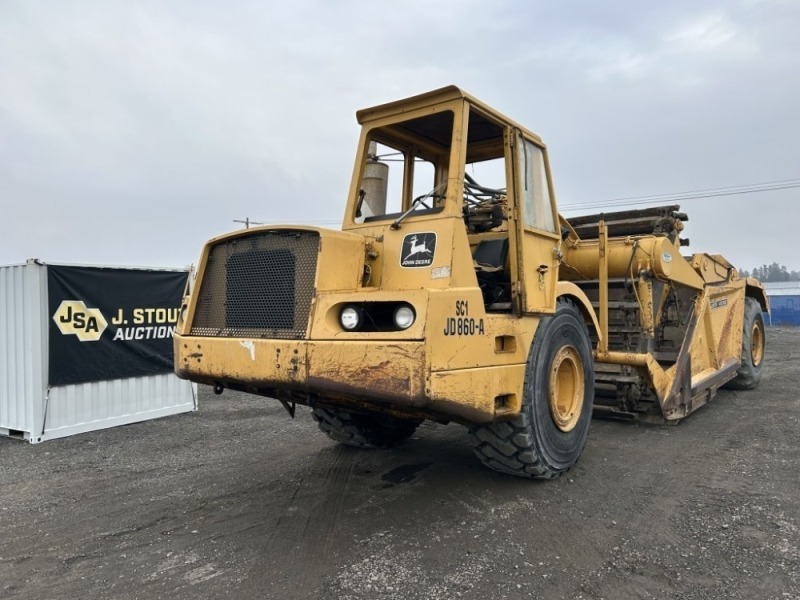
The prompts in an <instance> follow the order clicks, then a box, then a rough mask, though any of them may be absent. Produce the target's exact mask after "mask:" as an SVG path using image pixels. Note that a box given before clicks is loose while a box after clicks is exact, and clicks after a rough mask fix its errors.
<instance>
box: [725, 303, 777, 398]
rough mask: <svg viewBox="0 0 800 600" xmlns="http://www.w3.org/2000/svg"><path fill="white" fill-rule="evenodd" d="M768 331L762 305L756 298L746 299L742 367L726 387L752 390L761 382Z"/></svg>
mask: <svg viewBox="0 0 800 600" xmlns="http://www.w3.org/2000/svg"><path fill="white" fill-rule="evenodd" d="M766 341H767V339H766V331H765V329H764V314H763V313H762V312H761V305H760V304H759V303H758V300H756V299H754V298H745V299H744V322H743V331H742V365H741V366H740V367H739V370H738V371H737V372H736V377H735V378H734V379H731V380H730V381H729V382H728V383H726V384H725V386H724V387H726V388H728V389H731V390H752V389H753V388H754V387H756V386H757V385H758V382H759V381H760V380H761V369H762V367H763V366H764V350H765V349H766Z"/></svg>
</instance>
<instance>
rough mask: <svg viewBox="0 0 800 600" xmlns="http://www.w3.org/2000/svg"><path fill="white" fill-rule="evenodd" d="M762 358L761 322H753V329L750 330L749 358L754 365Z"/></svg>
mask: <svg viewBox="0 0 800 600" xmlns="http://www.w3.org/2000/svg"><path fill="white" fill-rule="evenodd" d="M763 358H764V330H763V329H762V328H761V323H759V322H758V321H755V322H753V331H751V332H750V360H751V361H752V363H753V366H754V367H757V366H758V365H760V364H761V359H763Z"/></svg>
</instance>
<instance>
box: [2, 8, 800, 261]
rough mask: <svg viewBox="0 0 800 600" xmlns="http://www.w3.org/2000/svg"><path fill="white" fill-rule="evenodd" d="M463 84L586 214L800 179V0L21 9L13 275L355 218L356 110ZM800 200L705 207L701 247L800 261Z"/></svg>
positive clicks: (12, 126) (7, 129)
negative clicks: (31, 261) (32, 264)
mask: <svg viewBox="0 0 800 600" xmlns="http://www.w3.org/2000/svg"><path fill="white" fill-rule="evenodd" d="M447 84H456V85H458V86H460V87H462V88H464V89H465V90H467V91H468V92H470V93H471V94H473V95H474V96H477V97H478V98H481V99H482V100H484V101H486V102H487V103H489V104H490V105H492V106H494V107H495V108H497V109H498V110H500V111H501V112H503V113H505V114H506V115H508V116H509V117H511V118H513V119H514V120H516V121H518V122H520V123H522V124H523V125H525V126H527V127H528V128H529V129H532V130H533V131H535V132H537V133H539V134H540V135H541V136H542V137H543V139H544V140H545V142H547V144H548V146H549V148H550V158H551V164H552V167H553V172H554V178H555V186H556V192H557V195H558V199H559V203H560V206H561V209H562V212H564V213H565V214H566V215H567V216H570V215H574V214H577V212H576V211H574V210H573V211H570V210H568V209H567V207H568V206H569V205H570V204H577V203H587V202H601V201H607V200H610V199H615V198H628V197H638V196H652V195H656V194H669V193H679V192H685V191H690V190H707V189H711V188H723V187H735V186H745V185H748V184H754V183H764V182H775V181H787V180H788V181H793V182H794V184H793V185H800V150H799V145H800V141H799V140H800V2H798V1H797V0H741V1H738V2H737V1H730V2H703V1H698V0H672V1H670V2H641V1H634V0H616V1H613V0H612V1H606V2H602V3H598V2H590V1H588V0H585V1H574V2H570V1H559V2H554V1H548V2H546V1H544V0H540V1H534V0H516V1H514V0H509V1H505V2H500V1H497V0H493V1H489V0H486V1H482V2H479V1H477V0H436V1H431V0H425V1H414V0H410V1H407V2H392V3H389V2H379V1H374V0H373V1H372V2H356V1H348V0H336V1H333V0H329V1H324V0H293V1H291V2H287V1H282V2H272V1H265V0H252V1H246V0H243V1H239V0H229V1H226V2H218V1H215V2H212V1H201V0H158V1H146V0H138V1H136V2H130V1H120V2H116V1H113V0H97V1H94V2H91V1H80V0H71V1H70V2H63V1H61V0H50V1H36V0H20V1H13V0H0V206H1V207H2V219H0V264H12V263H19V262H23V261H24V260H25V259H26V258H30V257H38V258H40V259H42V260H44V261H46V262H54V263H57V262H67V263H86V264H119V265H152V266H184V265H187V264H189V263H191V262H194V261H195V260H196V258H197V256H198V253H199V251H200V248H201V246H202V244H203V242H204V241H205V240H206V239H208V238H209V237H212V236H214V235H217V234H220V233H223V232H226V231H228V230H231V229H234V228H237V227H239V225H238V224H236V223H234V222H233V220H234V219H244V218H245V217H249V218H250V219H252V220H256V221H267V222H272V223H275V222H281V223H293V222H298V223H313V224H319V225H324V226H329V227H334V228H338V224H339V223H340V222H341V215H342V213H343V209H344V202H345V196H346V193H347V187H348V184H349V178H350V175H351V171H352V165H353V154H354V151H355V147H356V143H357V136H358V126H357V123H356V121H355V115H354V113H355V111H356V110H357V109H359V108H363V107H367V106H371V105H374V104H378V103H382V102H388V101H391V100H396V99H399V98H403V97H406V96H410V95H413V94H417V93H421V92H424V91H427V90H430V89H434V88H437V87H441V86H444V85H447ZM798 198H800V187H792V188H789V189H784V190H780V191H768V192H760V193H750V194H738V195H732V196H722V197H714V198H698V199H690V200H685V201H682V202H680V204H681V205H682V209H683V210H684V211H685V212H687V213H688V214H689V219H690V220H689V222H688V223H687V232H686V233H687V236H688V237H689V238H690V239H691V242H692V244H691V246H690V248H689V249H690V250H691V251H695V252H698V251H707V252H713V253H719V254H722V255H724V256H726V257H727V258H728V259H729V260H731V262H733V263H734V264H735V265H737V266H741V267H743V268H747V269H752V267H753V266H756V265H760V264H762V263H771V262H773V261H777V262H779V263H782V264H785V265H787V266H788V267H789V268H790V269H794V270H800V252H798V251H797V244H796V241H797V240H798V238H800V235H798V229H800V218H798V213H799V212H800V211H798V206H800V205H799V204H798V202H797V199H798ZM616 208H623V207H616ZM605 210H608V209H607V208H606V209H605ZM598 211H599V209H595V210H592V209H591V208H588V209H583V210H581V211H579V212H598Z"/></svg>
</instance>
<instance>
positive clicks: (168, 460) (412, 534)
mask: <svg viewBox="0 0 800 600" xmlns="http://www.w3.org/2000/svg"><path fill="white" fill-rule="evenodd" d="M767 342H768V351H767V363H766V367H765V372H764V378H763V379H762V382H761V386H760V387H759V388H758V390H756V391H753V392H721V393H720V394H719V395H718V396H717V398H716V399H715V400H714V401H713V402H712V403H711V404H710V405H708V406H706V407H705V408H703V409H701V410H700V411H698V412H697V413H696V414H694V415H692V416H691V417H690V418H689V419H687V420H686V421H685V422H683V423H682V424H680V425H678V426H653V425H639V424H631V423H619V422H611V421H600V420H595V421H594V422H593V423H592V429H591V432H590V434H589V442H588V444H587V447H586V450H585V451H584V454H583V456H582V458H581V460H580V462H579V463H578V465H577V466H576V467H575V468H574V469H573V470H572V471H571V472H569V473H568V474H567V475H566V476H564V477H562V478H560V479H558V480H555V481H550V482H531V481H524V480H518V479H514V478H512V477H507V476H503V475H499V474H496V473H493V472H492V471H489V470H487V469H485V468H483V467H481V466H480V465H479V464H478V461H477V460H476V459H475V458H474V457H473V456H472V452H471V450H470V448H469V445H468V442H467V435H466V430H465V429H463V428H461V427H458V426H455V425H451V426H447V427H444V426H437V425H429V424H424V425H423V426H422V427H421V428H420V429H419V430H418V432H417V434H415V436H414V437H413V438H412V440H411V441H409V442H408V443H406V444H404V445H403V446H401V447H399V448H397V449H394V450H389V451H370V450H354V449H348V448H344V447H340V446H337V445H336V444H334V443H333V442H330V441H329V440H328V439H327V438H326V437H325V436H324V435H323V434H322V433H320V432H319V431H318V430H317V429H316V426H315V424H314V423H313V421H312V419H311V416H310V413H309V411H308V409H306V408H304V407H298V411H297V412H298V414H297V418H296V419H295V420H291V419H289V418H288V415H286V413H285V412H284V411H283V409H282V408H281V407H280V405H278V404H277V403H276V402H274V401H269V400H265V399H261V398H257V397H252V396H246V395H241V394H233V393H225V394H224V395H222V396H213V395H211V394H209V393H208V391H207V390H202V391H201V398H200V406H201V409H200V411H199V412H197V413H193V414H188V415H180V416H176V417H170V418H167V419H161V420H158V421H151V422H147V423H141V424H136V425H130V426H127V427H120V428H117V429H110V430H105V431H100V432H95V433H90V434H85V435H80V436H76V437H73V438H69V439H64V440H54V441H50V442H45V443H43V444H39V445H34V446H32V445H28V444H25V443H22V442H19V441H15V440H9V439H5V438H3V439H0V598H35V599H44V598H53V599H56V598H58V599H62V598H142V599H156V598H171V599H173V600H177V599H181V598H223V597H227V596H232V595H234V594H236V595H237V596H238V597H240V598H276V599H295V598H298V599H299V598H320V599H342V600H344V599H367V598H369V599H378V600H388V599H394V598H396V599H404V600H405V599H422V598H426V599H427V598H431V599H432V598H441V599H451V598H475V599H480V600H484V599H487V598H491V599H493V600H494V599H500V598H547V599H550V598H607V599H624V598H686V599H689V598H742V599H744V598H747V599H753V598H775V599H781V600H783V599H785V598H800V443H798V442H799V441H800V370H798V358H799V357H800V330H794V329H770V330H769V331H768V336H767Z"/></svg>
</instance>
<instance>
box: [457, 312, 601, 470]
mask: <svg viewBox="0 0 800 600" xmlns="http://www.w3.org/2000/svg"><path fill="white" fill-rule="evenodd" d="M523 390H524V391H523V394H524V396H523V401H522V410H521V412H520V414H519V416H517V417H515V418H514V419H513V420H511V421H505V422H501V423H493V424H490V425H479V426H476V427H473V428H471V429H470V437H471V439H472V444H473V449H474V451H475V454H476V456H477V457H478V459H480V461H481V462H482V463H483V464H484V465H486V466H487V467H489V468H491V469H494V470H495V471H500V472H502V473H508V474H510V475H517V476H519V477H527V478H533V479H552V478H554V477H558V476H559V475H561V473H563V472H565V471H566V470H568V469H569V468H570V467H571V466H572V465H574V464H575V463H576V462H577V461H578V457H580V455H581V452H582V451H583V447H584V445H585V444H586V438H587V436H588V434H589V424H590V422H591V418H592V401H593V399H594V374H593V362H592V350H591V343H590V341H589V332H588V330H587V327H586V323H585V322H584V320H583V318H582V317H581V314H580V312H579V311H578V309H577V308H576V307H575V305H574V304H572V302H570V301H569V300H566V299H562V300H559V303H558V307H557V310H556V313H555V315H553V316H548V317H544V318H543V319H542V321H541V323H540V324H539V327H538V329H537V330H536V335H535V337H534V340H533V345H532V347H531V351H530V353H529V355H528V364H527V367H526V369H525V383H524V388H523Z"/></svg>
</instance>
